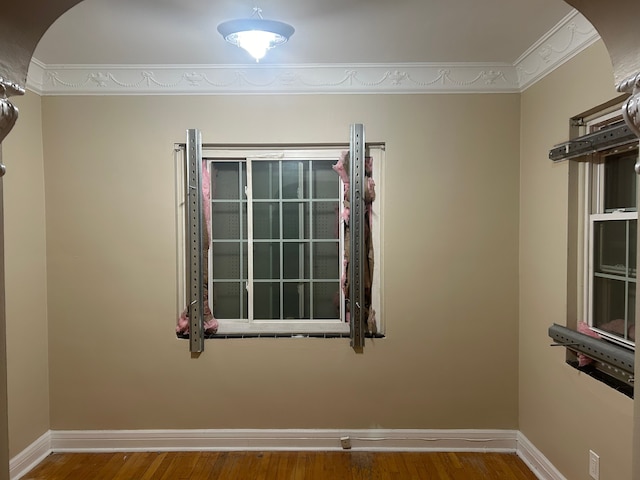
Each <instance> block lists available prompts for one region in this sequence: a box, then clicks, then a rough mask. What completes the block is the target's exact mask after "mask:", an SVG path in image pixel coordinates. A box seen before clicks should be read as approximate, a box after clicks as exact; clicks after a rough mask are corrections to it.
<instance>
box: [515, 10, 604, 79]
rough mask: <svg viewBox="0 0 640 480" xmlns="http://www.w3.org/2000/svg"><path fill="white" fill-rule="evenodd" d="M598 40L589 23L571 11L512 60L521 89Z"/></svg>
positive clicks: (596, 33)
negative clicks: (518, 56)
mask: <svg viewBox="0 0 640 480" xmlns="http://www.w3.org/2000/svg"><path fill="white" fill-rule="evenodd" d="M599 39H600V36H599V35H598V32H597V31H596V29H595V28H594V27H593V25H591V23H589V21H588V20H587V19H586V18H585V17H584V16H583V15H582V14H580V13H579V12H578V11H577V10H573V11H572V12H570V13H569V14H568V15H567V16H565V17H564V18H563V19H562V20H561V21H560V22H559V23H558V24H557V25H556V26H555V27H553V28H552V29H551V30H549V32H547V34H546V35H543V36H542V37H541V38H540V40H538V41H537V42H536V43H534V44H533V45H532V46H531V47H530V48H529V49H528V50H527V51H526V52H524V53H523V54H522V55H521V56H520V58H518V59H517V60H516V61H515V63H514V67H515V69H516V71H517V74H518V85H519V86H520V89H521V91H524V90H526V89H527V88H529V87H530V86H531V85H533V84H534V83H536V82H537V81H539V80H541V79H542V78H544V77H545V76H547V75H548V74H550V73H551V72H552V71H554V70H555V69H556V68H558V67H559V66H560V65H562V64H564V63H565V62H568V61H569V60H571V59H572V58H573V57H575V56H576V55H578V54H579V53H580V52H582V51H583V50H584V49H586V48H587V47H589V46H591V45H592V44H594V43H595V42H596V41H598V40H599Z"/></svg>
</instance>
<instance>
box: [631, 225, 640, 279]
mask: <svg viewBox="0 0 640 480" xmlns="http://www.w3.org/2000/svg"><path fill="white" fill-rule="evenodd" d="M637 238H638V221H637V220H631V221H630V222H629V272H630V273H629V276H630V277H633V278H635V277H636V271H637V269H638V267H637V266H636V265H637V264H636V262H637V258H638V255H637V253H636V250H637V249H638V240H637Z"/></svg>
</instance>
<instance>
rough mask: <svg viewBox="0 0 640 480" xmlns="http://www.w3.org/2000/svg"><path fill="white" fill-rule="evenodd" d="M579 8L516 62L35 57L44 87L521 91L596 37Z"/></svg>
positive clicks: (71, 91) (32, 73)
mask: <svg viewBox="0 0 640 480" xmlns="http://www.w3.org/2000/svg"><path fill="white" fill-rule="evenodd" d="M598 38H599V36H598V34H597V32H596V31H595V29H594V28H593V26H592V25H591V24H590V23H589V22H588V21H587V20H586V19H585V18H584V17H583V16H582V15H580V14H579V13H578V12H577V11H576V10H574V11H573V12H572V13H570V14H569V15H567V16H566V17H565V18H564V19H562V21H560V23H558V25H556V26H555V27H554V28H553V29H552V30H550V31H549V32H548V33H547V34H546V35H544V36H543V37H542V38H541V39H540V40H539V41H538V42H536V43H535V44H534V45H533V46H532V47H531V48H529V49H528V50H527V51H526V52H525V53H524V54H523V55H522V56H520V58H519V59H518V60H516V62H515V64H513V65H511V64H508V63H503V64H500V63H450V64H434V63H397V64H354V65H346V64H333V65H331V64H329V65H326V64H325V65H276V66H273V65H271V66H270V65H266V64H259V65H45V64H43V63H42V62H40V61H38V60H37V59H32V61H31V65H30V68H29V73H28V75H27V86H28V88H29V89H30V90H32V91H34V92H36V93H38V94H39V95H198V94H199V95H205V94H207V95H234V94H289V93H292V94H305V93H309V94H313V93H323V94H345V93H350V94H376V93H378V94H398V93H399V94H402V93H517V92H521V91H523V90H525V89H526V88H528V87H529V86H531V85H532V84H533V83H535V82H537V81H538V80H540V79H541V78H543V77H544V76H545V75H547V74H548V73H550V72H551V71H553V70H554V69H555V68H557V67H558V66H560V65H561V64H562V63H564V62H566V61H567V60H569V59H571V58H572V57H573V56H574V55H577V54H578V53H579V52H581V51H582V50H583V49H585V48H587V47H588V46H589V45H591V44H592V43H594V42H595V41H596V40H598Z"/></svg>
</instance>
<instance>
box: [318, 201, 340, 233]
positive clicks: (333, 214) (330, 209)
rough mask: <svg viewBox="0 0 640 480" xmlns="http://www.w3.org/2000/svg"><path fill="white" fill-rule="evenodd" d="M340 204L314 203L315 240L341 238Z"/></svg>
mask: <svg viewBox="0 0 640 480" xmlns="http://www.w3.org/2000/svg"><path fill="white" fill-rule="evenodd" d="M338 217H339V204H338V202H314V203H313V238H322V239H326V238H338V236H339V224H340V222H339V219H338Z"/></svg>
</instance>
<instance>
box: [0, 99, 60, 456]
mask: <svg viewBox="0 0 640 480" xmlns="http://www.w3.org/2000/svg"><path fill="white" fill-rule="evenodd" d="M12 100H13V101H14V102H15V105H16V106H17V107H18V108H19V109H20V118H19V120H18V122H17V124H16V126H15V128H14V129H13V131H12V132H11V135H9V136H8V137H7V138H6V140H5V141H4V143H3V145H2V147H3V159H4V163H5V164H6V166H7V172H8V173H7V175H6V176H5V177H4V238H5V265H6V281H5V289H6V305H7V314H6V317H7V357H8V358H7V364H8V394H9V398H8V400H9V437H10V454H11V456H14V455H15V454H17V453H19V452H20V451H22V450H23V449H24V448H26V447H27V446H28V445H29V444H31V443H32V442H33V441H34V440H36V439H37V438H38V437H40V435H42V434H43V433H45V432H46V431H47V430H49V377H48V368H49V367H48V339H47V330H48V328H47V289H46V241H45V205H44V170H43V154H42V122H41V108H40V107H41V104H40V97H38V96H37V95H35V94H32V93H27V94H26V95H25V96H24V97H16V98H13V99H12Z"/></svg>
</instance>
